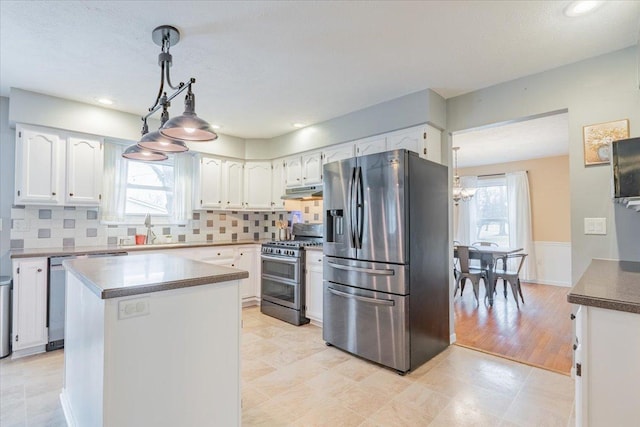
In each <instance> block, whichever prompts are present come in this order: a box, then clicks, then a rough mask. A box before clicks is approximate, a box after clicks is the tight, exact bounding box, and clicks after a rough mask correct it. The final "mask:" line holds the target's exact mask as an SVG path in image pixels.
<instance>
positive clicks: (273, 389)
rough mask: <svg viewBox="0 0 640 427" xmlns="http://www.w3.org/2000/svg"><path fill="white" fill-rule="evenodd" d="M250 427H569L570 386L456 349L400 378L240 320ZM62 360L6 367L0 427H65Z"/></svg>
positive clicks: (310, 331)
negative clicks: (62, 406)
mask: <svg viewBox="0 0 640 427" xmlns="http://www.w3.org/2000/svg"><path fill="white" fill-rule="evenodd" d="M243 319H244V330H243V344H242V384H243V412H242V424H243V425H246V426H253V425H260V426H467V425H473V426H485V425H486V426H562V427H565V426H572V425H574V424H575V422H574V419H573V380H572V379H571V378H569V377H567V376H564V375H560V374H555V373H552V372H549V371H545V370H541V369H537V368H532V367H530V366H527V365H522V364H519V363H515V362H511V361H509V360H506V359H500V358H497V357H493V356H490V355H487V354H484V353H480V352H476V351H473V350H468V349H465V348H462V347H457V346H452V347H450V348H449V349H447V350H446V351H445V352H443V353H441V354H440V355H438V356H437V357H436V358H434V359H433V360H431V361H429V362H427V363H426V364H424V365H423V366H421V367H420V368H419V369H417V370H416V371H414V372H411V373H409V374H408V375H406V376H404V377H402V376H399V375H397V374H396V373H394V372H392V371H390V370H388V369H384V368H381V367H379V366H377V365H374V364H371V363H368V362H366V361H363V360H360V359H358V358H355V357H353V356H351V355H348V354H346V353H344V352H342V351H340V350H337V349H335V348H333V347H327V346H325V344H324V342H323V341H322V332H321V329H320V328H318V327H316V326H313V325H305V326H302V327H295V326H291V325H288V324H286V323H284V322H281V321H278V320H276V319H272V318H270V317H267V316H264V315H262V314H261V313H260V311H259V310H258V308H256V307H252V308H248V309H245V310H244V311H243ZM62 362H63V352H62V351H56V352H53V353H45V354H41V355H37V356H32V357H28V358H23V359H19V360H14V361H12V360H8V359H3V360H2V361H0V400H1V403H0V425H2V426H3V427H9V426H26V425H28V426H64V425H65V423H64V417H63V415H62V410H61V408H60V404H59V400H58V395H59V392H60V388H61V385H62Z"/></svg>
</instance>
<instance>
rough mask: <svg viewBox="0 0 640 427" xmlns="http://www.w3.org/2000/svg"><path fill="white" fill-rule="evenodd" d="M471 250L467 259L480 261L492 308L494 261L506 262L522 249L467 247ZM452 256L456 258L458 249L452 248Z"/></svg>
mask: <svg viewBox="0 0 640 427" xmlns="http://www.w3.org/2000/svg"><path fill="white" fill-rule="evenodd" d="M469 248H473V249H472V250H470V251H469V259H478V260H480V268H482V269H483V270H485V271H486V272H487V283H486V289H487V298H488V299H489V305H490V306H491V307H493V293H494V286H495V265H496V261H497V260H499V259H502V260H503V262H506V258H507V256H509V255H511V254H515V253H518V252H522V251H523V250H524V248H510V247H506V246H469ZM453 256H454V257H456V258H457V257H458V247H457V246H454V247H453Z"/></svg>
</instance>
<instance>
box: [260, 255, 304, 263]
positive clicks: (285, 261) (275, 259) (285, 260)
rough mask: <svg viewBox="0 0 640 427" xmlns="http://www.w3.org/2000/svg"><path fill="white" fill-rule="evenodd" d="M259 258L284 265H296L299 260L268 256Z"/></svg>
mask: <svg viewBox="0 0 640 427" xmlns="http://www.w3.org/2000/svg"><path fill="white" fill-rule="evenodd" d="M261 258H262V259H266V260H268V261H276V262H282V263H285V264H296V263H297V262H298V261H299V259H300V258H289V257H281V256H270V255H261Z"/></svg>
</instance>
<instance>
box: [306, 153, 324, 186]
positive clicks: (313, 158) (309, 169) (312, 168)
mask: <svg viewBox="0 0 640 427" xmlns="http://www.w3.org/2000/svg"><path fill="white" fill-rule="evenodd" d="M302 183H303V184H304V185H313V184H322V153H320V152H318V153H310V154H305V155H303V156H302Z"/></svg>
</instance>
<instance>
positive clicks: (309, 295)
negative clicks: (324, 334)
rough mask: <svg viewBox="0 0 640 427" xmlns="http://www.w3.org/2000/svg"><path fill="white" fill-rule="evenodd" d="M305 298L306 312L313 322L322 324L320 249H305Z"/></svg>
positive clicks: (321, 261) (322, 257)
mask: <svg viewBox="0 0 640 427" xmlns="http://www.w3.org/2000/svg"><path fill="white" fill-rule="evenodd" d="M305 254H306V260H305V298H306V304H305V305H306V306H307V310H306V314H307V317H308V318H309V319H310V320H311V321H312V322H313V323H314V324H320V325H322V301H323V297H322V295H323V294H322V263H323V261H324V255H323V254H322V251H315V250H309V251H305Z"/></svg>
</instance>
